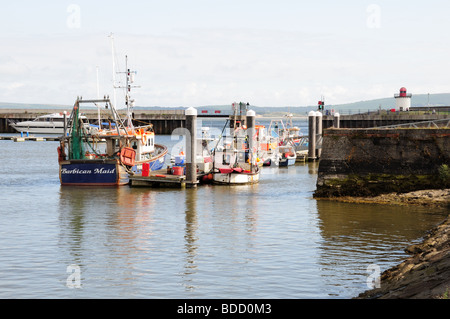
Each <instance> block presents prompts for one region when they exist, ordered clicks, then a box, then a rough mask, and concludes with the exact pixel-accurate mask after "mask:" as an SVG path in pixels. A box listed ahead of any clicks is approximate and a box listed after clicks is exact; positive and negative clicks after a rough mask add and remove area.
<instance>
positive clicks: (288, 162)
mask: <svg viewBox="0 0 450 319" xmlns="http://www.w3.org/2000/svg"><path fill="white" fill-rule="evenodd" d="M295 161H296V158H295V157H290V158H284V159H281V160H280V162H279V163H278V166H279V167H287V166H291V165H295Z"/></svg>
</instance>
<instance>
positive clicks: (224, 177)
mask: <svg viewBox="0 0 450 319" xmlns="http://www.w3.org/2000/svg"><path fill="white" fill-rule="evenodd" d="M251 112H252V111H251ZM232 130H233V131H232V134H230V135H231V136H230V137H229V138H228V139H226V137H222V136H221V138H220V140H219V141H221V142H222V146H221V147H216V148H214V152H213V165H214V166H213V183H214V184H221V185H245V184H254V183H258V182H259V178H260V173H261V170H260V167H259V165H258V163H257V159H258V153H257V145H256V134H255V133H252V132H251V131H250V130H249V129H247V127H246V126H240V125H239V126H236V125H234V127H233V128H232ZM217 144H218V143H217Z"/></svg>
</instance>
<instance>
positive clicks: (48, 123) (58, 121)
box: [9, 112, 87, 135]
mask: <svg viewBox="0 0 450 319" xmlns="http://www.w3.org/2000/svg"><path fill="white" fill-rule="evenodd" d="M80 118H81V119H82V120H83V121H85V122H86V123H87V118H86V117H85V116H80ZM67 119H68V116H67ZM9 125H10V126H11V127H12V128H14V129H15V130H16V131H18V132H23V133H34V134H59V135H63V134H64V113H63V112H59V113H51V114H46V115H41V116H38V117H37V118H35V119H34V120H32V121H22V122H15V123H10V124H9Z"/></svg>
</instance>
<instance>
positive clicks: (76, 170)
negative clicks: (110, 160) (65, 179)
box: [61, 167, 116, 174]
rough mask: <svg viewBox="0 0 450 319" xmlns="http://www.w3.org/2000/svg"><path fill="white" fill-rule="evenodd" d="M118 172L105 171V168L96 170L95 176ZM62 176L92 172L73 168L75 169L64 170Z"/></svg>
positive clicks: (112, 170)
mask: <svg viewBox="0 0 450 319" xmlns="http://www.w3.org/2000/svg"><path fill="white" fill-rule="evenodd" d="M115 172H116V169H115V168H113V169H105V168H103V167H102V168H95V169H94V174H114V173H115ZM61 174H92V170H90V169H79V168H73V169H67V168H62V169H61Z"/></svg>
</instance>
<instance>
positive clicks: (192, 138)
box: [185, 107, 198, 187]
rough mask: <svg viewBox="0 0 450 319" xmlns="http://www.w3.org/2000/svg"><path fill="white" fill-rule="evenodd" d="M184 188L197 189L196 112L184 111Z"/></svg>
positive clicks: (192, 110)
mask: <svg viewBox="0 0 450 319" xmlns="http://www.w3.org/2000/svg"><path fill="white" fill-rule="evenodd" d="M185 114H186V129H187V132H188V133H187V134H189V136H186V186H187V187H197V183H198V181H197V143H196V142H197V110H196V109H195V108H193V107H190V108H188V109H187V110H186V113H185Z"/></svg>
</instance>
